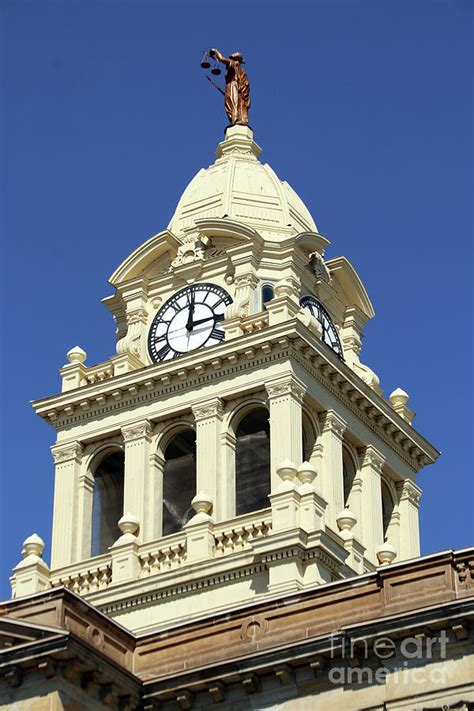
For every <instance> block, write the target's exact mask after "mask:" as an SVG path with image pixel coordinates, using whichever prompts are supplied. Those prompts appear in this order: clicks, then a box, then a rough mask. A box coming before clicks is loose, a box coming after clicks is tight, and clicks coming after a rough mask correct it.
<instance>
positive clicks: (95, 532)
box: [91, 450, 125, 556]
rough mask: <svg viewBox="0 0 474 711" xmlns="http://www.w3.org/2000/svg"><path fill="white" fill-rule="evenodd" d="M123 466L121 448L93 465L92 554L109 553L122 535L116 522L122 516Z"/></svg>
mask: <svg viewBox="0 0 474 711" xmlns="http://www.w3.org/2000/svg"><path fill="white" fill-rule="evenodd" d="M124 465H125V457H124V453H123V452H122V451H120V450H119V451H113V452H109V453H107V454H106V455H105V456H103V457H102V458H101V459H100V460H99V461H98V463H97V464H96V466H95V467H93V475H94V491H93V497H92V541H91V555H92V556H96V555H102V553H106V552H107V550H108V548H109V547H110V546H111V545H112V544H113V543H115V541H116V540H117V538H118V537H119V536H120V530H119V528H118V525H117V524H118V522H119V520H120V519H121V518H122V515H123V487H124Z"/></svg>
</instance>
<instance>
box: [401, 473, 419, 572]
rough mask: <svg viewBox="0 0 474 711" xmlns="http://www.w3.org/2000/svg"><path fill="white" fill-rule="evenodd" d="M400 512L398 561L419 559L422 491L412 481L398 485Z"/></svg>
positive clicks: (406, 480)
mask: <svg viewBox="0 0 474 711" xmlns="http://www.w3.org/2000/svg"><path fill="white" fill-rule="evenodd" d="M397 492H398V512H399V514H400V528H399V541H400V550H399V551H397V553H398V560H407V559H408V558H417V557H418V556H419V555H420V530H419V524H418V509H419V506H420V500H421V489H420V488H419V487H418V486H417V485H416V484H415V483H414V482H413V481H411V480H410V479H405V481H403V482H400V483H399V484H397Z"/></svg>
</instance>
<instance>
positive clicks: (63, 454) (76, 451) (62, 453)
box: [51, 442, 84, 464]
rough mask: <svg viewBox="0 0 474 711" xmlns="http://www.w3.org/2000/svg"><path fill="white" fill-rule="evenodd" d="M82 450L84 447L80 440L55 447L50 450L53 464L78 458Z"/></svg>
mask: <svg viewBox="0 0 474 711" xmlns="http://www.w3.org/2000/svg"><path fill="white" fill-rule="evenodd" d="M83 452H84V447H83V446H82V444H80V442H75V443H74V444H68V445H65V446H64V447H55V448H54V449H52V450H51V453H52V455H53V459H54V463H55V464H61V463H62V462H67V461H69V460H72V459H79V458H80V457H81V456H82V454H83Z"/></svg>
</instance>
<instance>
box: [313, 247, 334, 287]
mask: <svg viewBox="0 0 474 711" xmlns="http://www.w3.org/2000/svg"><path fill="white" fill-rule="evenodd" d="M308 267H309V270H310V271H311V272H312V273H313V274H314V276H315V277H316V279H322V280H323V281H325V282H326V284H330V283H331V281H332V279H331V275H330V273H329V269H328V268H327V266H326V264H325V262H324V259H323V257H322V255H321V254H320V253H319V252H311V254H310V255H309V264H308Z"/></svg>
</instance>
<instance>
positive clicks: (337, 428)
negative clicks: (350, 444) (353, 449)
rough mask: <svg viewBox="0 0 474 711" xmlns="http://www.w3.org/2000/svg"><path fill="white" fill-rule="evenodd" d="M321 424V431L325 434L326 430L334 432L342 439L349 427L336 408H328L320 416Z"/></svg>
mask: <svg viewBox="0 0 474 711" xmlns="http://www.w3.org/2000/svg"><path fill="white" fill-rule="evenodd" d="M319 422H320V424H321V432H322V433H323V434H324V433H326V432H332V433H333V434H335V435H336V437H339V439H342V438H343V437H344V433H345V431H346V429H347V422H346V421H345V420H343V419H342V417H341V416H340V415H338V413H337V412H336V411H335V410H327V411H326V412H323V414H322V415H321V416H320V418H319Z"/></svg>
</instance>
